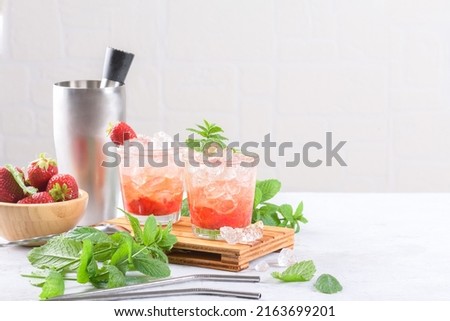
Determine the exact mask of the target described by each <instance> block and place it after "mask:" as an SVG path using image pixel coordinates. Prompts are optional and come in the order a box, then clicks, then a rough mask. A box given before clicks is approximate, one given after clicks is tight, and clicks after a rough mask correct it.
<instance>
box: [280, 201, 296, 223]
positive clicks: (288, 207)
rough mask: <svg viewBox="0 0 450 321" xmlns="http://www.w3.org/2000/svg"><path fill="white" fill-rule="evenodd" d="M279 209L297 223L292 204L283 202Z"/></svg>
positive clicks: (285, 216) (284, 215)
mask: <svg viewBox="0 0 450 321" xmlns="http://www.w3.org/2000/svg"><path fill="white" fill-rule="evenodd" d="M278 211H279V212H280V213H281V215H283V217H284V218H286V219H287V220H288V221H289V222H293V223H295V219H294V216H293V215H292V206H291V205H289V204H283V205H280V206H279V207H278Z"/></svg>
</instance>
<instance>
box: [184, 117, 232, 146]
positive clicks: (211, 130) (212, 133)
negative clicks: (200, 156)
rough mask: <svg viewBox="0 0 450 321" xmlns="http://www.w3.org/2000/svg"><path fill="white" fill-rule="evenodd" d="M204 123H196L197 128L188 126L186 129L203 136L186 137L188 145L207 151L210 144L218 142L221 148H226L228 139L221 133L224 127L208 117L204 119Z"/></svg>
mask: <svg viewBox="0 0 450 321" xmlns="http://www.w3.org/2000/svg"><path fill="white" fill-rule="evenodd" d="M203 123H204V126H203V125H196V126H197V128H198V129H197V128H187V129H186V130H188V131H190V132H192V133H195V134H197V135H200V136H201V139H194V138H192V137H189V138H187V139H186V145H187V147H189V148H192V149H194V150H196V151H198V152H204V151H207V149H208V147H209V146H210V144H212V143H213V144H217V145H218V146H220V147H221V148H226V146H227V145H226V143H225V141H227V140H228V138H226V137H225V136H223V135H221V133H223V132H224V131H223V129H222V128H221V127H219V126H217V125H216V124H212V123H209V122H208V121H207V120H206V119H204V120H203Z"/></svg>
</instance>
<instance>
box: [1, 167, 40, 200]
mask: <svg viewBox="0 0 450 321" xmlns="http://www.w3.org/2000/svg"><path fill="white" fill-rule="evenodd" d="M36 191H37V190H36V189H35V188H34V187H31V186H26V185H25V182H24V175H23V172H22V170H21V169H19V168H17V167H14V166H12V165H5V166H4V167H0V202H7V203H17V202H18V201H19V200H21V199H22V198H24V197H25V196H27V195H31V194H34V193H36Z"/></svg>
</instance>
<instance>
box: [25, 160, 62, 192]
mask: <svg viewBox="0 0 450 321" xmlns="http://www.w3.org/2000/svg"><path fill="white" fill-rule="evenodd" d="M56 174H58V166H57V164H56V161H55V160H54V159H51V158H48V157H46V156H45V153H41V154H39V158H38V159H36V160H34V161H32V162H31V163H30V164H29V165H28V168H27V175H28V182H29V183H30V185H31V186H34V187H36V188H37V189H38V190H39V191H45V189H46V188H47V183H48V181H49V180H50V178H52V176H54V175H56Z"/></svg>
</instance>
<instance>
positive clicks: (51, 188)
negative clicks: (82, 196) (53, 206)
mask: <svg viewBox="0 0 450 321" xmlns="http://www.w3.org/2000/svg"><path fill="white" fill-rule="evenodd" d="M47 192H49V193H50V195H51V196H52V198H53V200H54V201H55V202H59V201H68V200H73V199H75V198H78V184H77V182H76V180H75V178H74V177H73V176H72V175H69V174H56V175H54V176H53V177H52V178H50V180H49V181H48V184H47Z"/></svg>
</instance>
